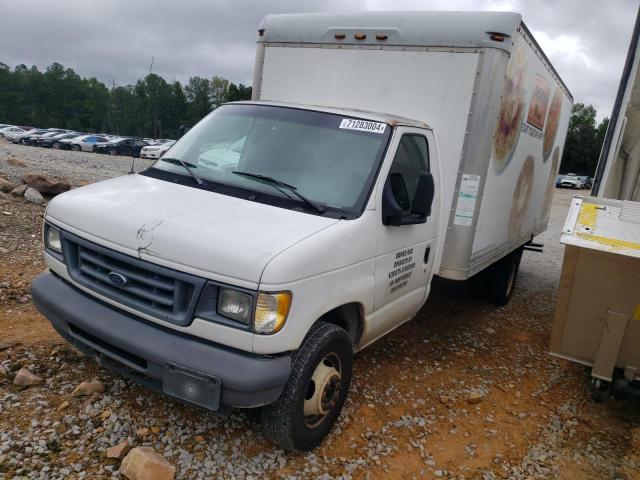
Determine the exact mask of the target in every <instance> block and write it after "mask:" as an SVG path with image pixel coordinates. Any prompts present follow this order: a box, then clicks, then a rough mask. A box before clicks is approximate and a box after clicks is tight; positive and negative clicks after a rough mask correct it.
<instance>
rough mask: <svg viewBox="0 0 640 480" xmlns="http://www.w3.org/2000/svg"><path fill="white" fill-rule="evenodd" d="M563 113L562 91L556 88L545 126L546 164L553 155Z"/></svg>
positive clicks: (544, 151) (543, 154) (543, 158)
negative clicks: (552, 151)
mask: <svg viewBox="0 0 640 480" xmlns="http://www.w3.org/2000/svg"><path fill="white" fill-rule="evenodd" d="M561 113H562V90H560V87H556V90H555V92H553V98H552V99H551V106H549V116H547V122H546V123H545V125H544V139H543V141H542V160H543V161H544V162H546V161H547V160H549V155H551V149H552V148H553V144H554V142H555V141H556V133H558V125H559V124H560V114H561Z"/></svg>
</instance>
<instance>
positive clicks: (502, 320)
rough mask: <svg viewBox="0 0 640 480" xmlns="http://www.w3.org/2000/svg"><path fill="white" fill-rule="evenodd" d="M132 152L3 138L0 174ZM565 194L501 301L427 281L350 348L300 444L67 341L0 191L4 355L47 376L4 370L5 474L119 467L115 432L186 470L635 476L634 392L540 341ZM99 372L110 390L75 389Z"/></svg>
mask: <svg viewBox="0 0 640 480" xmlns="http://www.w3.org/2000/svg"><path fill="white" fill-rule="evenodd" d="M9 157H13V158H17V159H18V160H20V161H22V162H24V163H25V164H26V167H15V166H11V165H8V164H7V162H6V160H7V159H8V158H9ZM129 161H130V159H128V158H119V157H116V158H113V157H103V156H99V155H94V154H87V153H76V152H57V151H47V150H42V149H36V148H32V147H22V146H14V145H10V144H6V143H4V144H2V143H0V173H5V174H8V176H9V177H10V178H12V179H17V178H18V177H19V176H20V175H21V172H22V171H23V170H29V171H34V172H35V173H38V172H43V173H47V174H49V175H62V176H66V177H69V178H72V179H74V180H77V181H79V180H89V181H95V180H99V179H103V178H107V177H109V176H113V175H117V174H122V173H125V172H126V171H128V169H129V166H130V164H129ZM140 163H142V162H140ZM571 196H572V192H569V191H560V190H558V191H556V192H555V197H554V204H553V208H552V212H551V220H550V227H549V230H548V231H547V232H546V233H545V234H543V235H541V236H540V238H539V240H540V241H542V242H543V243H545V252H544V253H543V254H536V253H531V252H526V253H525V256H524V257H523V262H522V265H521V270H520V276H519V279H518V285H517V287H516V288H517V290H516V292H515V294H514V297H513V299H512V301H511V303H510V304H509V305H508V306H506V307H502V308H495V307H493V306H491V305H488V304H485V303H483V302H480V301H479V300H475V299H473V298H471V297H470V296H469V295H468V293H467V290H466V288H467V287H466V285H464V284H460V283H453V282H446V281H442V280H441V281H437V282H436V283H435V285H434V288H433V292H432V296H431V299H430V300H429V302H428V303H427V305H426V306H425V308H423V309H422V311H421V312H420V313H419V314H418V317H417V318H416V319H415V320H414V321H412V322H408V323H407V324H405V325H403V326H402V327H400V328H399V329H397V330H396V331H394V332H393V333H391V334H390V335H387V336H386V337H385V338H384V339H382V340H380V341H379V342H377V343H376V344H374V345H373V346H372V347H370V348H368V349H366V350H365V351H364V352H362V353H360V354H358V355H357V358H356V363H355V367H354V378H353V382H352V386H351V391H350V395H349V398H348V400H347V404H346V406H345V409H344V411H343V414H342V416H341V418H340V420H339V422H338V424H337V425H336V428H335V429H334V432H333V433H332V434H331V436H330V437H329V438H328V440H327V441H326V442H325V443H324V444H323V445H322V446H321V447H320V448H318V449H317V450H316V451H314V452H312V453H309V454H306V455H292V454H287V453H284V452H282V451H279V450H277V449H275V448H274V447H273V446H272V445H270V444H269V443H268V442H267V441H266V440H265V439H264V437H263V436H262V434H261V433H260V428H259V425H258V423H257V416H256V414H255V413H254V412H233V413H232V414H231V415H229V416H227V417H218V416H216V415H213V414H210V413H207V412H204V411H202V410H199V409H196V408H190V407H186V406H183V405H180V404H178V403H176V402H174V401H172V400H169V399H167V398H165V397H162V396H161V395H158V394H155V393H153V392H150V391H148V390H146V389H144V388H142V387H139V386H137V385H135V384H133V383H131V382H129V381H127V380H124V379H122V378H120V377H118V376H116V375H113V374H111V373H110V372H108V371H106V370H103V369H102V368H100V367H99V366H98V365H96V364H95V363H93V362H92V361H89V360H87V359H85V358H84V357H83V356H82V355H80V354H78V353H77V352H76V351H75V350H74V349H73V348H71V347H69V346H68V345H67V344H66V343H64V342H63V341H62V340H61V339H60V337H58V335H57V334H56V333H55V332H54V331H53V330H52V328H51V327H50V325H49V324H48V322H47V321H46V320H45V319H44V318H43V317H41V316H40V315H39V314H38V313H37V312H36V310H35V308H34V307H33V306H32V305H31V304H30V301H29V290H28V283H29V280H30V279H31V278H32V277H33V276H34V275H35V274H37V273H38V272H39V271H40V270H42V269H43V268H44V265H43V262H42V259H41V254H40V249H41V240H40V228H41V221H42V219H41V217H42V213H43V209H42V207H40V206H36V205H31V204H28V203H26V202H24V201H22V200H11V199H7V198H5V199H2V197H0V248H4V249H5V250H6V252H5V250H0V265H1V266H2V267H1V268H0V365H1V366H2V367H3V368H4V369H5V370H6V372H7V374H8V375H9V376H12V375H14V374H15V373H16V372H17V371H18V370H19V369H20V368H23V367H24V368H26V369H28V370H29V371H31V372H33V373H35V374H36V375H38V376H39V377H41V378H42V380H43V381H42V383H41V384H39V385H36V386H32V387H28V388H20V387H17V386H15V385H13V384H12V383H11V382H9V381H6V380H5V381H4V382H2V380H1V377H2V371H0V479H4V478H7V479H9V478H21V477H23V478H33V479H36V478H38V479H40V478H41V479H54V478H55V479H58V478H60V479H62V478H91V479H106V478H120V477H121V475H120V473H119V462H118V461H116V460H110V459H107V458H106V455H105V450H106V448H108V447H110V446H113V445H116V444H117V443H119V442H120V441H121V440H123V439H128V440H129V442H130V443H131V444H132V445H134V446H143V445H145V446H150V447H152V448H153V449H154V450H155V451H156V452H158V453H160V454H162V455H163V456H164V457H165V458H167V459H168V460H169V461H170V462H172V463H173V464H174V465H175V466H176V467H177V477H178V478H185V479H187V478H240V479H258V478H286V479H293V478H297V479H302V478H321V479H324V478H343V479H348V478H354V479H369V478H371V479H373V478H376V479H377V478H383V479H396V478H406V479H410V478H456V479H462V478H467V479H470V478H473V479H476V478H477V479H496V478H513V479H529V478H569V479H584V478H588V479H595V478H602V479H612V478H619V479H627V480H631V479H640V415H639V414H638V412H639V409H638V404H637V403H634V402H631V401H625V402H619V401H616V400H613V399H611V400H609V401H608V402H606V403H604V404H593V403H592V402H591V401H590V400H589V375H588V370H587V369H585V368H584V367H581V366H579V365H575V364H571V363H568V362H564V361H560V360H557V359H554V358H553V357H550V356H549V355H548V354H547V349H548V344H549V334H550V324H551V321H552V316H553V312H554V308H555V292H556V288H557V284H558V279H559V274H560V268H561V262H562V254H563V248H562V246H561V245H560V244H559V243H558V238H559V231H560V228H561V226H562V223H563V221H564V217H565V214H566V210H567V208H568V205H569V201H570V199H571ZM2 252H5V253H2ZM93 379H97V380H99V381H101V382H102V383H103V384H104V386H105V392H103V393H94V394H92V395H89V396H83V397H75V396H72V395H71V392H72V391H73V389H74V388H75V387H76V386H77V385H78V384H80V383H81V382H83V381H91V380H93Z"/></svg>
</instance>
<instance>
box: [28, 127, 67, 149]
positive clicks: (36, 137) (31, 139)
mask: <svg viewBox="0 0 640 480" xmlns="http://www.w3.org/2000/svg"><path fill="white" fill-rule="evenodd" d="M60 133H67V131H66V130H62V129H58V128H57V129H54V130H47V131H45V132H42V133H36V134H35V135H29V136H28V137H25V138H24V139H23V141H22V142H21V143H22V144H23V145H35V144H36V142H37V141H38V140H40V139H41V138H49V137H54V136H56V135H59V134H60Z"/></svg>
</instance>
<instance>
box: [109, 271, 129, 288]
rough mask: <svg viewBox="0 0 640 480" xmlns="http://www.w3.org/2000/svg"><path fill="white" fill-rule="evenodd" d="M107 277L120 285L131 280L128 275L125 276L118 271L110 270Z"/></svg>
mask: <svg viewBox="0 0 640 480" xmlns="http://www.w3.org/2000/svg"><path fill="white" fill-rule="evenodd" d="M107 278H109V281H110V282H111V283H113V284H114V285H117V286H118V287H121V286H123V285H126V284H127V282H128V281H129V280H128V279H127V277H125V276H124V275H122V274H121V273H118V272H109V273H108V274H107Z"/></svg>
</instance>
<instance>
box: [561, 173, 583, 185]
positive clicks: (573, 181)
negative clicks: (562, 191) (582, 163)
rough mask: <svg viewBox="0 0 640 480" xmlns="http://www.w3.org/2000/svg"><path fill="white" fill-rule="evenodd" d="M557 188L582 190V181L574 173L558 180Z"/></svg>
mask: <svg viewBox="0 0 640 480" xmlns="http://www.w3.org/2000/svg"><path fill="white" fill-rule="evenodd" d="M558 186H559V187H561V188H573V189H580V188H582V180H581V179H580V177H578V176H577V175H576V174H575V173H569V174H567V175H563V176H562V177H561V178H560V181H559V182H558Z"/></svg>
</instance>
